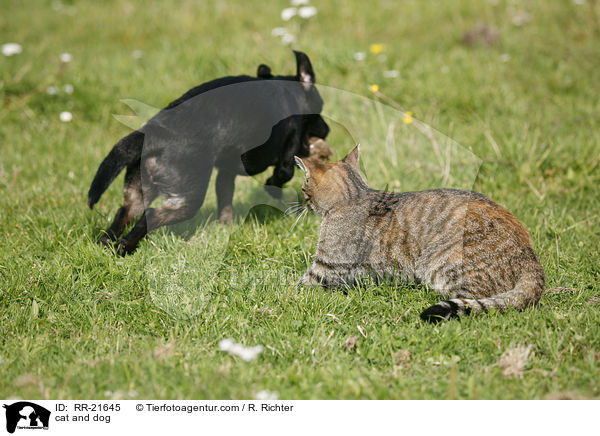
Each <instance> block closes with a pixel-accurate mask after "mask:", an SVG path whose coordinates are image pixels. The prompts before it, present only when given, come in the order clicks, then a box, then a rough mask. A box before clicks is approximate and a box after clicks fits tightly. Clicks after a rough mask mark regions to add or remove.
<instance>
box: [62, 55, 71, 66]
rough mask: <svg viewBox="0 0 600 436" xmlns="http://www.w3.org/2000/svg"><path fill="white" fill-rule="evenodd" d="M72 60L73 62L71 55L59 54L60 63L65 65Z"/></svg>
mask: <svg viewBox="0 0 600 436" xmlns="http://www.w3.org/2000/svg"><path fill="white" fill-rule="evenodd" d="M72 60H73V56H71V53H61V55H60V61H61V62H64V63H65V64H68V63H69V62H71V61H72Z"/></svg>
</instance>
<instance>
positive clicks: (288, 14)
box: [281, 8, 298, 21]
mask: <svg viewBox="0 0 600 436" xmlns="http://www.w3.org/2000/svg"><path fill="white" fill-rule="evenodd" d="M297 12H298V9H296V8H285V9H284V10H283V11H281V19H282V20H283V21H289V20H290V19H291V18H292V17H293V16H294V15H296V13H297Z"/></svg>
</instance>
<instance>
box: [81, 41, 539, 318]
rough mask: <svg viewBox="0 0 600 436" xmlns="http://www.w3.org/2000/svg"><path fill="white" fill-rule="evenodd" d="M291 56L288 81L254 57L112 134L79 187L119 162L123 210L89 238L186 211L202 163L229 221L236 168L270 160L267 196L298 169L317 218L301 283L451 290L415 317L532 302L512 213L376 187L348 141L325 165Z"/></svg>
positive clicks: (158, 222) (241, 170) (522, 242)
mask: <svg viewBox="0 0 600 436" xmlns="http://www.w3.org/2000/svg"><path fill="white" fill-rule="evenodd" d="M294 53H295V55H296V64H297V72H296V75H294V76H273V75H272V74H271V71H270V68H269V67H267V66H266V65H260V66H259V68H258V72H257V77H251V76H232V77H224V78H221V79H216V80H214V81H212V82H207V83H205V84H203V85H200V86H198V87H196V88H193V89H191V90H190V91H188V92H187V93H185V94H184V95H183V96H181V97H180V98H179V99H177V100H175V101H173V102H172V103H171V104H169V105H168V106H167V107H166V108H165V109H163V110H162V111H161V112H159V113H158V114H157V115H156V116H155V117H153V118H152V119H151V120H149V121H148V123H147V124H146V125H145V126H144V127H142V128H141V129H139V130H137V131H135V132H133V133H131V134H129V135H127V136H126V137H124V138H123V139H121V140H120V141H119V142H118V143H117V144H116V145H115V146H114V148H113V149H112V151H111V152H110V153H109V155H108V156H107V157H106V158H105V159H104V161H103V162H102V164H101V165H100V168H99V169H98V172H97V174H96V176H95V178H94V181H93V182H92V186H91V188H90V191H89V196H88V204H89V206H90V208H91V207H93V206H94V204H96V202H97V201H98V199H99V198H100V195H101V194H102V193H103V192H104V191H105V190H106V189H107V188H108V186H109V185H110V183H111V182H112V181H113V180H114V178H115V177H116V176H117V175H118V173H119V172H120V171H121V170H122V169H123V168H125V167H126V168H127V172H126V175H125V189H124V203H123V206H122V207H121V208H120V209H119V211H118V212H117V214H116V216H115V219H114V221H113V223H112V224H111V226H110V227H109V228H108V229H107V230H106V232H105V233H104V234H103V235H102V237H101V238H100V242H101V243H102V244H105V245H111V244H112V243H113V242H114V241H116V247H117V252H118V253H119V254H128V253H131V252H133V251H134V250H135V248H136V247H137V244H138V242H139V241H140V240H141V239H142V238H143V237H144V236H145V235H146V234H147V233H148V232H150V231H152V230H154V229H156V228H157V227H160V226H163V225H167V224H172V223H176V222H180V221H183V220H187V219H189V218H191V217H193V216H194V215H195V213H196V212H197V210H198V209H199V208H200V206H201V205H202V203H203V201H204V196H205V193H206V188H207V186H208V182H209V178H210V174H211V172H212V169H213V167H215V168H217V169H218V174H217V178H216V190H217V203H218V214H219V220H220V221H221V222H223V223H228V222H231V220H232V218H233V208H232V198H233V190H234V179H235V177H236V176H237V175H254V174H258V173H260V172H262V171H264V170H266V169H267V168H268V167H269V166H272V165H273V166H275V169H274V171H273V175H272V176H271V177H270V178H269V179H268V180H267V182H266V186H265V187H266V189H268V190H269V192H270V193H271V194H272V195H274V196H277V195H278V194H280V191H278V190H277V189H278V188H281V187H282V185H283V184H284V183H286V182H287V181H289V180H290V179H291V178H292V176H293V174H294V164H297V165H298V166H299V167H300V168H301V169H302V170H303V171H304V172H305V181H304V184H303V187H302V192H303V194H304V198H305V200H306V207H307V208H309V209H311V210H313V211H314V212H315V213H317V214H318V215H320V216H322V223H321V228H320V235H319V241H318V246H317V252H316V254H315V258H314V262H313V264H312V266H311V267H310V269H309V270H308V271H307V273H306V274H304V276H303V277H302V279H301V283H302V284H304V285H306V286H323V287H326V288H331V287H347V286H351V285H353V284H355V283H357V282H359V281H360V280H362V279H363V278H365V277H373V278H375V279H380V278H382V277H387V278H390V277H391V278H397V279H400V280H401V281H404V282H406V281H418V282H420V283H424V284H429V285H431V286H432V287H433V288H435V289H436V290H437V291H438V292H439V293H440V294H442V295H443V296H445V297H447V298H448V299H447V300H445V301H441V302H439V303H437V304H435V305H433V306H431V307H430V308H428V309H426V310H425V311H424V312H423V313H422V314H421V318H422V319H423V320H426V321H430V322H437V321H440V320H448V319H450V318H455V317H459V316H462V315H468V314H471V313H478V312H487V311H488V310H489V309H491V308H493V309H498V310H501V311H504V310H506V309H508V308H514V309H519V310H520V309H523V308H525V307H527V306H529V305H535V304H537V303H538V302H539V300H540V298H541V296H542V294H543V290H544V283H545V276H544V270H543V268H542V266H541V264H540V261H539V258H538V256H537V254H536V253H535V251H534V249H533V243H532V240H531V236H530V235H529V233H528V231H527V230H526V228H525V227H524V226H523V224H522V223H521V222H520V221H519V220H518V219H517V218H515V216H514V215H512V214H511V213H510V212H509V211H507V210H506V209H504V208H502V207H501V206H499V205H497V204H496V203H494V202H493V201H492V200H490V199H488V198H487V197H485V196H483V195H482V194H478V193H474V192H470V191H461V190H455V189H436V190H428V191H420V192H405V193H392V192H387V191H376V190H373V189H371V188H370V187H369V186H368V185H367V184H366V181H365V179H364V178H363V176H362V174H361V172H360V168H359V164H358V162H359V150H358V147H357V148H356V149H355V150H353V151H352V152H351V153H350V154H348V155H347V156H346V157H345V158H344V159H342V160H341V161H339V162H327V161H328V160H329V158H330V157H331V150H330V149H329V147H328V146H327V144H326V142H324V139H325V138H326V136H327V134H328V133H329V126H328V125H327V124H326V123H325V121H324V120H323V118H322V117H321V115H320V113H321V109H322V107H323V101H322V99H321V97H320V95H319V93H318V91H317V90H316V87H315V85H314V83H315V74H314V71H313V69H312V65H311V63H310V60H309V59H308V56H306V54H304V53H302V52H294ZM311 144H312V145H311ZM311 151H313V152H314V153H312V154H311ZM158 195H162V196H164V197H166V200H165V201H164V203H163V205H162V206H161V207H160V208H156V209H155V208H151V207H149V206H150V203H151V202H152V201H153V200H154V199H155V198H156V197H157V196H158ZM137 218H139V221H138V222H137V223H136V224H135V226H134V227H133V229H132V230H131V231H130V232H129V233H128V234H127V235H125V236H123V237H121V238H120V239H118V237H119V235H120V234H121V233H122V232H123V230H124V229H125V227H126V225H127V224H128V223H130V222H131V221H133V220H135V219H137Z"/></svg>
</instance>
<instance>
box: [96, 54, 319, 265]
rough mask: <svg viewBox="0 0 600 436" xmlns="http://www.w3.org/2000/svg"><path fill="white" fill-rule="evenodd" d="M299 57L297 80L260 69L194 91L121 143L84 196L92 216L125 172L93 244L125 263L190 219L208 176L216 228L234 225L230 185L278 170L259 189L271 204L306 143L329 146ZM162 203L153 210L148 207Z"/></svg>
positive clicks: (308, 72) (305, 63)
mask: <svg viewBox="0 0 600 436" xmlns="http://www.w3.org/2000/svg"><path fill="white" fill-rule="evenodd" d="M294 53H295V55H296V63H297V73H296V75H295V76H273V75H272V74H271V70H270V68H269V67H267V66H266V65H260V66H259V67H258V72H257V77H250V76H228V77H222V78H220V79H216V80H213V81H211V82H207V83H204V84H202V85H200V86H197V87H195V88H192V89H190V90H189V91H188V92H186V93H185V94H184V95H182V96H181V97H180V98H178V99H177V100H175V101H173V102H172V103H170V104H169V105H168V106H167V107H166V108H164V109H163V110H161V111H160V112H159V113H158V114H156V116H154V117H153V118H152V119H150V120H149V121H148V122H147V123H146V124H145V125H144V126H143V127H142V128H140V129H139V130H136V131H135V132H132V133H131V134H129V135H127V136H125V137H124V138H123V139H121V140H120V141H119V142H118V143H117V144H116V145H115V146H114V148H113V149H112V150H111V152H110V153H109V154H108V156H107V157H106V158H105V159H104V161H103V162H102V163H101V164H100V167H99V168H98V171H97V173H96V176H95V177H94V180H93V181H92V185H91V187H90V190H89V193H88V205H89V206H90V208H93V207H94V204H96V202H97V201H98V199H99V198H100V196H101V195H102V193H103V192H104V191H105V190H106V189H107V188H108V186H109V185H110V183H111V182H112V181H113V180H114V179H115V177H116V176H117V175H118V174H119V172H120V171H121V170H122V169H123V168H124V167H127V172H126V174H125V189H124V201H123V206H122V207H121V208H120V209H119V211H118V212H117V214H116V216H115V219H114V221H113V223H112V224H111V226H110V227H109V228H108V229H107V230H106V232H105V234H104V235H103V236H102V237H101V238H100V240H99V242H100V243H102V244H105V245H109V244H110V242H111V241H115V240H117V238H118V237H119V235H120V234H121V233H122V232H123V230H124V229H125V226H126V225H127V224H128V223H129V222H131V221H132V220H134V219H136V218H138V217H141V218H140V220H139V221H138V222H137V224H136V225H135V226H134V228H133V229H132V230H131V232H129V233H128V234H127V235H125V236H124V237H122V238H121V239H119V240H118V242H117V252H118V253H119V254H126V253H131V252H133V251H134V250H135V248H136V246H137V244H138V242H139V241H140V240H141V239H142V238H143V237H144V236H145V235H146V234H147V233H148V232H150V231H152V230H154V229H156V228H157V227H160V226H163V225H167V224H173V223H176V222H180V221H184V220H187V219H189V218H192V217H193V216H194V215H195V214H196V212H197V211H198V209H199V208H200V206H202V203H203V201H204V197H205V194H206V189H207V186H208V182H209V179H210V174H211V172H212V169H213V167H215V166H216V167H217V168H218V170H219V172H218V174H217V180H216V191H217V203H218V212H219V220H220V221H221V222H223V223H227V222H230V221H231V220H232V219H233V208H232V206H231V203H232V200H233V190H234V179H235V177H236V175H238V174H241V175H254V174H258V173H260V172H262V171H264V170H265V169H267V167H269V166H271V165H275V169H274V171H273V175H272V176H271V177H270V178H269V179H268V180H267V182H266V186H265V188H267V190H268V191H269V193H270V194H271V195H273V196H275V197H277V196H280V195H281V190H280V188H281V186H282V185H283V184H284V183H285V182H287V181H288V180H290V179H291V178H292V176H293V175H294V166H295V165H294V156H308V155H309V144H308V138H310V137H311V136H316V137H319V138H325V137H326V136H327V134H328V133H329V127H328V126H327V124H326V123H325V121H324V120H323V118H321V116H320V113H321V109H322V107H323V101H322V99H321V97H320V96H319V93H318V92H317V89H316V88H315V86H314V82H315V74H314V72H313V69H312V65H311V63H310V60H309V59H308V56H306V54H304V53H302V52H297V51H295V52H294ZM159 195H163V196H164V197H166V200H165V201H164V203H163V204H162V206H161V207H159V208H156V209H155V208H150V207H149V206H150V203H151V202H152V201H153V200H154V199H155V198H156V197H157V196H159Z"/></svg>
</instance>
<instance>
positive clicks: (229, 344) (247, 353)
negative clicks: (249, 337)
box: [219, 339, 263, 362]
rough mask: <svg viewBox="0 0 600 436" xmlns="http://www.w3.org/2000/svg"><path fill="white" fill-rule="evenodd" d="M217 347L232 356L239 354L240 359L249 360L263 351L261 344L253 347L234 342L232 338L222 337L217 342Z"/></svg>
mask: <svg viewBox="0 0 600 436" xmlns="http://www.w3.org/2000/svg"><path fill="white" fill-rule="evenodd" d="M219 349H220V350H221V351H226V352H227V353H229V354H233V355H234V356H239V357H240V358H241V359H242V360H245V361H246V362H250V361H251V360H254V359H256V358H257V357H258V355H259V354H260V353H262V351H263V346H262V345H256V346H254V347H244V346H243V345H242V344H236V343H235V342H233V340H232V339H223V340H221V341H220V342H219Z"/></svg>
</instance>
